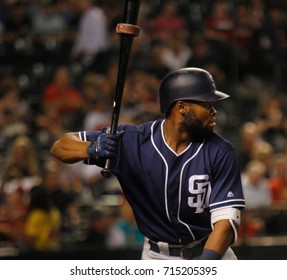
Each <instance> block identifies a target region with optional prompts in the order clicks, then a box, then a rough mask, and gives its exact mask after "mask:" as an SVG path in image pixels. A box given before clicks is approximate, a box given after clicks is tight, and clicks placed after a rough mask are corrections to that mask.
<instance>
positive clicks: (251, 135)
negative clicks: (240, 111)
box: [238, 122, 261, 171]
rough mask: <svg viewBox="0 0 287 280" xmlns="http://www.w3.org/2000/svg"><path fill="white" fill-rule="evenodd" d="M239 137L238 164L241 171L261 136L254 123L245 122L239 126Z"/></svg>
mask: <svg viewBox="0 0 287 280" xmlns="http://www.w3.org/2000/svg"><path fill="white" fill-rule="evenodd" d="M239 137H240V139H239V141H238V142H239V147H238V152H239V162H240V168H241V170H242V171H243V170H244V169H245V167H246V165H247V163H248V162H249V161H251V159H252V153H253V151H254V147H255V146H256V145H257V144H258V143H259V141H261V135H260V131H259V129H258V127H257V125H256V123H255V122H245V123H243V124H242V126H241V129H240V136H239Z"/></svg>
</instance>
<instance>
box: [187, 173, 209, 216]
mask: <svg viewBox="0 0 287 280" xmlns="http://www.w3.org/2000/svg"><path fill="white" fill-rule="evenodd" d="M188 190H189V192H190V194H191V195H192V196H190V197H189V198H188V205H189V207H192V208H196V210H195V213H202V212H203V210H204V208H206V207H208V205H209V197H210V193H211V186H210V181H209V176H208V175H207V174H205V175H193V176H191V177H190V178H189V180H188Z"/></svg>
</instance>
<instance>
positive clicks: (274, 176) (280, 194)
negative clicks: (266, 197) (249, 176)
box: [268, 154, 287, 206]
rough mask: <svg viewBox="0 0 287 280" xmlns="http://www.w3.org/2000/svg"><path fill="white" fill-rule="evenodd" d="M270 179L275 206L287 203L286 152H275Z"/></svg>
mask: <svg viewBox="0 0 287 280" xmlns="http://www.w3.org/2000/svg"><path fill="white" fill-rule="evenodd" d="M273 158H274V160H273V164H272V170H271V172H270V178H269V179H268V181H269V185H270V188H271V192H272V201H273V204H274V206H279V205H287V165H286V156H285V155H284V154H275V155H274V157H273Z"/></svg>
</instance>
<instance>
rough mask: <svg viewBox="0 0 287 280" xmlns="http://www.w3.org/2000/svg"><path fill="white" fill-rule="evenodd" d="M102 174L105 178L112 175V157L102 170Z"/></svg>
mask: <svg viewBox="0 0 287 280" xmlns="http://www.w3.org/2000/svg"><path fill="white" fill-rule="evenodd" d="M101 174H102V176H103V177H105V178H110V177H111V174H112V172H111V170H110V159H109V158H108V159H107V160H106V163H105V167H104V169H102V170H101Z"/></svg>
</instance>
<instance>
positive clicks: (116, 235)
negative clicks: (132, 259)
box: [108, 199, 144, 249]
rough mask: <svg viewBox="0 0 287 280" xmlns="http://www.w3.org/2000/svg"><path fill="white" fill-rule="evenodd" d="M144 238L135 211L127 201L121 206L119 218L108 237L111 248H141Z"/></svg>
mask: <svg viewBox="0 0 287 280" xmlns="http://www.w3.org/2000/svg"><path fill="white" fill-rule="evenodd" d="M143 243H144V236H143V235H142V233H141V232H140V231H139V229H138V227H137V224H136V221H135V218H134V215H133V211H132V209H131V207H130V205H129V203H128V202H127V200H126V199H123V201H122V203H121V205H120V206H119V217H117V218H116V220H115V222H114V225H113V226H112V227H111V230H110V232H109V236H108V246H109V247H110V248H113V249H115V248H121V249H123V248H139V247H141V246H143Z"/></svg>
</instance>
